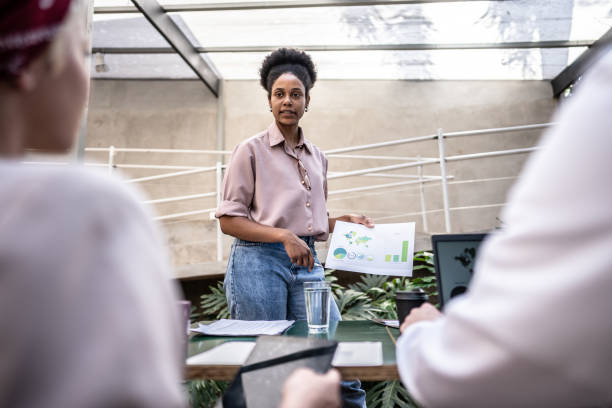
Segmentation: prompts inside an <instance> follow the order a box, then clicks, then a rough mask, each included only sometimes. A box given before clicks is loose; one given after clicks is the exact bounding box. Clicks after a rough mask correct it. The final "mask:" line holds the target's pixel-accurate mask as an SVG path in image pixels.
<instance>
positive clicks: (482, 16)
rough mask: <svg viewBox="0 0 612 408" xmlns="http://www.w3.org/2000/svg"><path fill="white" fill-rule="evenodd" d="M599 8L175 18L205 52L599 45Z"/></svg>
mask: <svg viewBox="0 0 612 408" xmlns="http://www.w3.org/2000/svg"><path fill="white" fill-rule="evenodd" d="M599 6H600V7H596V5H594V4H591V3H589V6H584V7H578V6H574V5H573V1H563V0H561V1H559V0H545V1H537V2H534V1H532V0H528V1H512V2H510V1H504V2H486V1H485V2H480V1H477V2H467V3H466V2H459V3H427V4H418V5H393V6H375V7H371V6H367V7H361V6H358V7H320V8H301V9H265V10H242V11H234V10H233V11H203V12H180V13H172V14H178V15H180V17H181V18H182V19H183V20H184V21H185V23H186V24H187V26H188V27H189V29H190V30H191V32H192V33H193V34H194V36H195V37H196V38H197V40H198V42H199V44H200V45H201V46H204V47H209V46H249V45H271V46H281V45H317V44H326V45H337V44H340V45H345V44H401V43H405V44H429V43H433V44H449V43H495V42H531V41H565V40H596V39H598V38H599V37H600V36H601V35H602V34H603V33H605V32H606V31H607V30H608V29H609V28H610V26H612V17H611V16H607V17H605V15H604V16H602V15H601V14H599V13H597V11H598V8H605V7H602V6H601V5H599ZM609 8H610V5H609V2H608V9H609ZM606 11H608V10H606Z"/></svg>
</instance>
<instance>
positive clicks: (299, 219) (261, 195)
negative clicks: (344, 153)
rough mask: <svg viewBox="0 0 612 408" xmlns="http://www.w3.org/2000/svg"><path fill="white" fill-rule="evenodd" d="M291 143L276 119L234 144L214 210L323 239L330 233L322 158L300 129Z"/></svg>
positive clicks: (325, 171) (219, 213)
mask: <svg viewBox="0 0 612 408" xmlns="http://www.w3.org/2000/svg"><path fill="white" fill-rule="evenodd" d="M299 135H300V138H299V142H298V144H297V146H296V147H295V149H291V148H290V147H289V146H288V145H287V144H286V143H285V138H284V137H283V135H282V133H281V131H280V129H279V128H278V127H277V126H276V123H272V124H271V125H270V127H268V129H267V130H265V131H263V132H261V133H259V134H257V135H255V136H253V137H251V138H249V139H247V140H245V141H243V142H242V143H240V144H239V145H238V146H236V148H235V149H234V152H233V153H232V158H231V160H230V163H229V166H228V169H227V171H226V172H225V177H224V179H223V198H222V202H221V204H220V205H219V207H218V208H217V212H216V213H215V216H216V217H217V218H220V217H222V216H224V215H229V216H237V217H247V218H249V219H250V220H253V221H255V222H257V223H260V224H263V225H268V226H271V227H276V228H285V229H288V230H290V231H292V232H293V233H295V234H296V235H299V236H314V237H315V239H316V240H318V241H325V240H326V239H327V237H328V236H329V225H328V217H327V208H326V205H325V201H326V199H327V158H326V157H325V155H324V154H323V153H322V152H321V151H320V150H319V149H318V148H317V147H316V146H315V145H313V144H312V143H311V142H310V141H308V140H307V139H305V138H304V134H303V132H302V129H301V128H300V129H299Z"/></svg>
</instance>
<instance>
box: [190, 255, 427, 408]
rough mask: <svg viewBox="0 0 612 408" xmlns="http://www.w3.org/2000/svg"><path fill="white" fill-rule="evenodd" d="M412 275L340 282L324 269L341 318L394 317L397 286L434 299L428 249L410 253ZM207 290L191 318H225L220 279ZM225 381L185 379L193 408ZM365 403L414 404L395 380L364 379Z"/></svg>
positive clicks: (206, 403)
mask: <svg viewBox="0 0 612 408" xmlns="http://www.w3.org/2000/svg"><path fill="white" fill-rule="evenodd" d="M413 275H414V276H413V277H411V278H405V277H402V278H390V277H389V276H386V275H366V274H362V275H360V279H359V281H357V282H355V283H352V284H348V285H346V287H345V286H342V285H340V284H339V283H338V278H337V277H336V276H334V271H333V270H326V271H325V279H326V280H327V281H328V282H330V283H331V287H332V293H333V295H334V299H335V300H336V303H337V304H338V308H339V309H340V313H341V314H342V318H343V319H344V320H364V319H371V318H381V319H397V312H396V308H395V293H396V292H397V291H398V290H411V289H417V288H420V289H423V290H424V291H426V292H427V293H428V294H429V296H430V300H434V301H435V300H436V299H437V292H436V277H435V273H434V266H433V255H432V254H431V253H430V252H423V251H421V252H417V253H415V254H414V266H413ZM210 291H211V293H208V294H204V295H202V296H201V303H200V311H199V312H198V311H196V312H194V313H192V320H216V319H223V318H229V310H228V307H227V302H226V299H225V293H224V292H223V283H221V282H218V283H217V285H215V286H211V287H210ZM226 386H227V383H224V382H218V381H192V382H190V383H188V391H189V395H190V400H191V404H192V406H193V407H197V408H207V407H212V406H214V404H215V401H216V400H217V399H218V397H219V396H220V395H222V394H223V391H224V390H225V387H226ZM363 387H364V389H365V390H366V393H367V397H366V398H367V405H368V407H370V408H379V407H380V408H388V407H395V406H397V407H416V406H417V405H416V404H415V403H414V402H413V401H412V399H411V398H410V395H409V394H408V392H407V391H406V389H405V388H404V387H403V386H402V384H401V383H400V382H399V381H383V382H376V383H364V384H363Z"/></svg>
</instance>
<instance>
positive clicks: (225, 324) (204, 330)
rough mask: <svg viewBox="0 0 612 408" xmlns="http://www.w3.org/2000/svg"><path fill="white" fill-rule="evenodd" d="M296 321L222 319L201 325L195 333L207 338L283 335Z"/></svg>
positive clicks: (193, 330)
mask: <svg viewBox="0 0 612 408" xmlns="http://www.w3.org/2000/svg"><path fill="white" fill-rule="evenodd" d="M294 322H295V320H272V321H266V320H230V319H221V320H217V321H216V322H213V323H210V324H202V323H200V324H199V327H198V328H196V329H191V331H192V332H194V333H199V334H204V335H206V336H234V337H238V336H260V335H270V336H273V335H275V334H282V333H283V332H284V331H285V330H287V329H288V328H289V327H291V325H292V324H293V323H294Z"/></svg>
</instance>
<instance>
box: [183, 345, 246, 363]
mask: <svg viewBox="0 0 612 408" xmlns="http://www.w3.org/2000/svg"><path fill="white" fill-rule="evenodd" d="M253 347H255V342H253V341H229V342H227V343H223V344H221V345H219V346H217V347H215V348H213V349H210V350H208V351H205V352H203V353H200V354H196V355H195V356H191V357H189V358H188V359H187V364H188V365H243V364H244V362H245V361H246V359H247V358H248V357H249V354H251V351H253Z"/></svg>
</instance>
